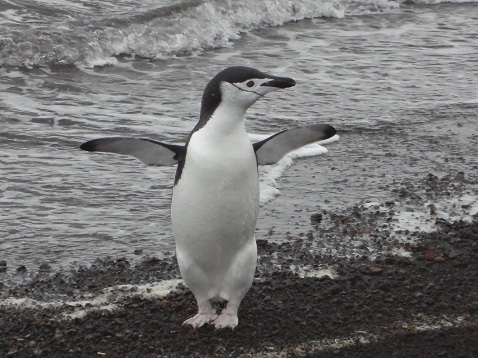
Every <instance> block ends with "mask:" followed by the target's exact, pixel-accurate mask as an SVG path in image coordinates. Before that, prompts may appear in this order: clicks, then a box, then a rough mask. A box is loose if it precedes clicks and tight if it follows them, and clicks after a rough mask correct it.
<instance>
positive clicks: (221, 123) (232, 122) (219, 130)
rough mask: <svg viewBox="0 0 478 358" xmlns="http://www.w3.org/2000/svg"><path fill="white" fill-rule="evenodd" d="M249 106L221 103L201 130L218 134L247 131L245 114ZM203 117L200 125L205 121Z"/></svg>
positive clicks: (227, 134)
mask: <svg viewBox="0 0 478 358" xmlns="http://www.w3.org/2000/svg"><path fill="white" fill-rule="evenodd" d="M246 110H247V108H244V107H242V106H238V105H235V104H230V103H221V104H220V105H219V106H218V107H217V108H216V110H215V111H214V113H212V114H211V115H210V117H209V118H208V119H207V120H206V121H205V123H204V124H203V125H202V128H201V131H206V132H211V134H214V135H218V136H222V137H225V136H229V135H233V134H235V133H237V132H238V131H242V132H246V128H245V124H244V115H245V114H246ZM203 120H204V119H203V118H201V120H200V122H199V123H198V125H199V124H200V123H201V122H203Z"/></svg>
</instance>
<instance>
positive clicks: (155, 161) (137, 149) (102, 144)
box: [80, 137, 185, 165]
mask: <svg viewBox="0 0 478 358" xmlns="http://www.w3.org/2000/svg"><path fill="white" fill-rule="evenodd" d="M80 148H81V149H83V150H86V151H88V152H108V153H117V154H124V155H131V156H133V157H135V158H137V159H139V160H141V161H142V162H143V163H144V164H147V165H172V164H176V163H177V162H178V160H179V158H180V157H181V155H183V153H184V150H185V149H184V148H185V147H184V146H183V145H174V144H167V143H162V142H157V141H154V140H151V139H136V138H122V137H110V138H99V139H93V140H90V141H88V142H86V143H83V144H82V145H81V146H80Z"/></svg>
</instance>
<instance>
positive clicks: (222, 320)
mask: <svg viewBox="0 0 478 358" xmlns="http://www.w3.org/2000/svg"><path fill="white" fill-rule="evenodd" d="M238 324H239V318H238V317H237V315H235V314H229V313H222V314H221V315H219V317H217V318H216V320H215V321H214V326H215V327H216V329H221V328H230V329H232V330H234V328H236V326H237V325H238Z"/></svg>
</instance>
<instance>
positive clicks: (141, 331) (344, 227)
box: [0, 173, 478, 358]
mask: <svg viewBox="0 0 478 358" xmlns="http://www.w3.org/2000/svg"><path fill="white" fill-rule="evenodd" d="M467 180H468V184H470V183H471V184H473V185H475V184H476V182H470V180H469V179H466V178H465V177H464V174H463V173H458V174H456V175H450V176H447V177H443V178H438V177H435V176H433V175H429V176H427V177H425V178H422V180H420V181H419V184H417V185H415V186H414V185H411V184H409V183H408V184H407V183H401V185H399V186H397V187H396V188H394V189H393V190H392V194H391V201H389V202H384V203H382V204H380V207H381V208H380V209H381V210H375V211H373V210H370V208H369V207H365V206H360V205H359V206H355V207H352V208H348V209H345V210H344V211H343V212H341V213H333V212H330V211H329V212H327V211H324V212H320V213H315V214H313V215H311V222H312V224H313V225H314V226H315V227H316V231H314V232H308V233H307V234H305V235H303V236H301V237H289V238H287V239H284V240H283V241H281V242H271V241H267V240H258V248H259V262H258V270H257V272H256V279H255V282H254V284H253V286H252V288H251V290H250V291H249V292H248V294H247V295H246V297H245V299H244V301H243V303H242V305H241V307H240V310H239V326H238V327H237V328H236V329H235V330H230V329H224V330H215V329H214V327H213V326H204V327H202V328H199V329H192V328H191V327H188V326H181V323H182V322H183V321H184V320H185V319H187V318H188V317H190V316H192V315H193V314H195V310H196V304H195V300H194V297H193V295H192V293H191V292H190V291H189V290H188V289H187V287H185V286H184V285H183V284H181V283H179V284H178V285H177V286H176V288H174V289H173V290H172V291H171V292H170V293H168V294H167V295H165V296H163V297H153V298H151V297H147V296H144V295H139V294H138V295H135V294H134V288H131V290H132V291H133V292H132V294H131V295H129V296H115V295H110V296H109V298H108V300H109V301H110V302H109V303H111V304H115V307H116V308H114V309H107V308H105V307H106V306H105V305H103V306H102V307H103V308H102V307H99V308H97V309H91V310H89V311H88V312H87V313H86V315H78V316H74V315H70V316H69V317H67V314H69V313H70V314H72V313H74V312H75V310H77V309H78V306H77V307H76V308H75V307H71V306H69V305H57V306H54V305H49V306H41V305H40V304H37V305H36V306H37V307H31V306H28V307H27V306H26V303H23V304H7V303H6V302H7V301H6V300H7V299H10V300H12V299H21V298H29V299H32V300H35V302H49V301H51V300H58V299H61V300H64V301H70V302H73V301H76V302H79V301H82V300H84V299H85V298H86V297H91V296H95V295H99V294H101V292H104V290H105V289H107V288H108V287H114V286H117V285H126V284H131V285H137V284H146V283H153V282H159V281H162V280H169V279H178V278H180V277H179V271H178V268H177V265H176V262H175V259H174V257H171V258H165V259H158V258H154V257H146V256H145V257H143V258H142V259H141V260H138V262H136V263H133V262H130V261H129V260H127V259H126V258H102V259H98V260H96V262H95V263H94V264H93V265H91V266H88V267H86V266H85V267H83V266H82V267H79V268H77V269H75V270H74V271H71V272H52V270H51V268H50V267H48V265H43V266H42V267H40V268H39V269H38V273H36V274H33V275H31V276H30V277H29V278H28V279H25V280H23V282H21V283H19V282H17V283H12V282H10V281H6V282H4V283H1V284H0V288H1V294H2V296H1V297H2V300H4V302H3V304H2V305H1V306H0V330H1V336H0V356H1V357H377V358H380V357H386V358H390V357H450V358H457V357H470V358H471V357H477V356H478V221H477V220H476V218H474V219H473V220H472V221H471V222H469V221H463V220H459V221H447V220H444V219H442V218H438V217H437V218H436V219H435V228H434V230H432V231H431V232H424V231H420V230H410V231H408V230H406V231H404V232H402V233H401V235H402V236H406V237H409V238H410V239H411V240H409V241H406V242H403V241H402V242H401V241H400V240H397V239H396V238H394V236H393V235H391V234H390V232H389V230H388V229H387V228H383V227H384V224H383V223H384V222H385V223H386V222H390V221H393V213H394V209H393V207H394V203H396V202H398V201H400V200H402V201H407V202H411V201H413V200H418V199H417V197H418V193H419V192H420V190H421V189H423V192H424V193H428V194H425V195H428V196H429V197H431V196H436V195H438V193H442V194H443V193H445V194H446V193H447V192H450V191H451V190H452V189H453V190H455V191H457V190H458V191H459V190H460V188H462V184H463V183H465V182H466V181H467ZM420 188H421V189H420ZM445 194H444V195H445ZM387 210H388V211H387ZM430 215H432V216H433V215H435V213H434V209H433V207H431V208H430ZM360 235H370V237H371V238H372V240H371V241H370V242H371V243H373V245H375V246H377V247H382V250H377V251H375V252H376V253H375V254H373V255H372V254H370V255H367V254H365V252H367V250H365V248H364V250H363V252H361V251H357V254H355V255H349V256H346V257H345V256H344V257H341V256H340V255H339V256H337V255H332V254H327V251H324V250H320V249H319V248H318V246H317V245H316V243H317V242H318V241H320V238H321V237H325V238H327V240H328V242H333V239H334V238H335V240H336V241H337V243H339V242H340V241H341V240H342V241H343V240H349V239H351V238H357V237H359V236H360ZM396 250H399V251H400V252H405V253H406V254H405V255H396V254H395V253H396ZM136 254H142V253H141V252H136ZM0 266H1V267H3V268H5V270H7V268H8V270H15V269H16V268H9V267H8V262H1V260H0ZM304 268H305V270H306V271H305V273H304V271H303V270H304ZM319 269H330V272H333V274H332V273H331V274H329V275H312V274H307V270H309V271H310V272H312V271H314V270H319ZM22 270H23V269H21V270H20V271H22ZM301 270H302V271H301ZM21 274H22V273H21V272H17V273H16V275H21ZM330 276H333V277H330ZM131 287H134V286H131ZM25 302H27V301H25ZM106 303H108V302H106ZM89 307H90V308H91V304H89V303H85V304H84V308H89Z"/></svg>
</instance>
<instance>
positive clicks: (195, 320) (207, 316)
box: [183, 313, 218, 328]
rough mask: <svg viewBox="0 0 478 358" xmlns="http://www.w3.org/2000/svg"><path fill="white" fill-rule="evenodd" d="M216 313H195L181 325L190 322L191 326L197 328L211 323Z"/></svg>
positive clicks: (216, 316) (215, 317)
mask: <svg viewBox="0 0 478 358" xmlns="http://www.w3.org/2000/svg"><path fill="white" fill-rule="evenodd" d="M217 318H218V315H217V314H215V313H198V314H197V315H195V316H193V317H191V318H189V319H187V320H185V321H184V322H183V326H184V325H187V324H190V325H191V326H193V328H199V327H202V326H204V325H205V324H206V323H211V322H212V321H214V320H216V319H217Z"/></svg>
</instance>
